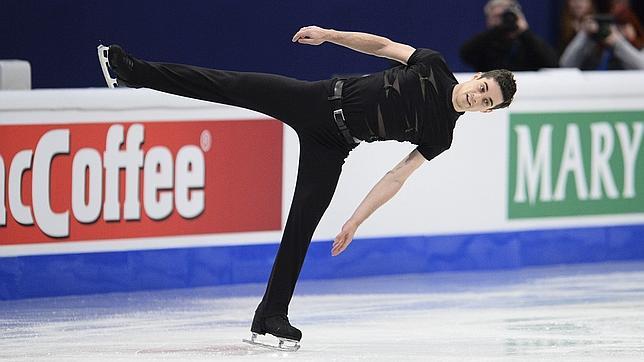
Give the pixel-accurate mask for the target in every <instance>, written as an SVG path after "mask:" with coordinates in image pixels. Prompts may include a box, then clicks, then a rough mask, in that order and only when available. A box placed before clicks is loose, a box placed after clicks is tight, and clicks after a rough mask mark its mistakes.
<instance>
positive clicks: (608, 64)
mask: <svg viewBox="0 0 644 362" xmlns="http://www.w3.org/2000/svg"><path fill="white" fill-rule="evenodd" d="M642 48H644V31H643V30H642V25H641V24H640V22H639V20H638V19H637V17H636V16H635V14H634V13H633V11H632V10H631V9H630V8H629V7H628V6H627V5H625V4H617V5H615V6H614V7H613V10H612V11H611V14H610V17H606V16H602V17H594V18H593V17H588V18H587V19H586V20H585V21H584V22H583V24H582V30H581V31H580V32H579V33H578V34H577V35H576V36H575V38H574V39H573V40H572V41H571V42H570V44H569V45H568V47H567V48H566V50H565V51H564V53H563V55H562V56H561V59H560V61H559V63H560V65H561V66H562V67H575V68H579V69H581V70H615V69H644V50H643V49H642Z"/></svg>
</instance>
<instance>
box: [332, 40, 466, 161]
mask: <svg viewBox="0 0 644 362" xmlns="http://www.w3.org/2000/svg"><path fill="white" fill-rule="evenodd" d="M457 84H458V81H457V80H456V78H455V77H454V74H452V72H451V71H450V70H449V68H448V66H447V64H446V63H445V59H443V57H442V55H441V54H440V53H438V52H436V51H433V50H430V49H416V51H415V52H414V53H413V54H412V55H411V57H410V58H409V60H408V62H407V65H406V66H405V65H400V66H397V67H394V68H391V69H387V70H385V71H383V72H379V73H374V74H370V75H367V76H364V77H359V78H349V79H347V80H346V81H345V86H344V89H343V92H342V94H343V98H342V108H343V110H344V113H345V117H346V119H347V124H348V127H349V129H350V130H351V132H352V133H353V135H354V136H355V137H357V138H359V139H361V140H365V141H367V142H373V141H384V140H397V141H400V142H404V141H409V142H411V143H413V144H416V145H418V148H417V149H418V151H419V152H420V153H421V154H422V155H423V156H424V157H425V158H426V159H427V160H431V159H432V158H434V157H436V156H437V155H438V154H440V153H441V152H443V151H445V150H446V149H448V148H449V147H450V145H451V143H452V134H453V131H454V126H455V124H456V120H457V119H458V117H460V116H461V115H462V114H463V113H459V112H456V111H455V110H454V106H453V104H452V90H453V89H454V86H455V85H457Z"/></svg>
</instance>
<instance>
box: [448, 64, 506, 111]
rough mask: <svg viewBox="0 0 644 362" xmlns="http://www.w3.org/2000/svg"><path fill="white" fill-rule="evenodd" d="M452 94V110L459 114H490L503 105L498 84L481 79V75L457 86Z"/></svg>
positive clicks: (489, 79) (492, 80)
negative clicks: (496, 107) (493, 109)
mask: <svg viewBox="0 0 644 362" xmlns="http://www.w3.org/2000/svg"><path fill="white" fill-rule="evenodd" d="M454 93H455V94H454V95H453V100H454V102H453V103H454V108H455V109H456V110H457V111H459V112H465V111H467V112H491V111H492V108H494V107H495V106H497V105H499V104H501V103H503V94H502V93H501V87H500V86H499V84H498V83H497V82H496V80H494V79H492V78H482V77H481V73H477V74H476V75H475V76H474V77H472V79H470V80H468V81H467V82H463V83H461V84H459V85H458V86H457V87H456V88H454Z"/></svg>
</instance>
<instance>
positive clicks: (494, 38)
mask: <svg viewBox="0 0 644 362" xmlns="http://www.w3.org/2000/svg"><path fill="white" fill-rule="evenodd" d="M484 12H485V19H486V25H487V28H488V29H487V30H486V31H484V32H482V33H480V34H477V35H475V36H474V37H473V38H471V39H470V40H468V41H466V42H465V43H464V44H463V45H462V46H461V59H463V61H464V62H465V63H467V64H468V65H470V66H472V68H474V70H475V71H477V72H485V71H488V70H491V69H497V68H505V69H510V70H513V71H519V70H538V69H540V68H555V67H557V66H558V63H557V61H558V59H557V54H556V52H555V51H554V49H553V48H552V47H551V46H550V45H548V44H547V43H546V42H545V41H544V40H543V39H541V38H539V37H538V36H537V35H536V34H534V33H533V32H532V31H530V29H529V26H528V22H527V20H526V18H525V16H524V15H523V12H522V11H521V7H520V6H519V3H518V2H517V1H515V0H490V1H488V2H487V4H486V5H485V8H484Z"/></svg>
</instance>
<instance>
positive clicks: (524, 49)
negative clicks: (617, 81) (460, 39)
mask: <svg viewBox="0 0 644 362" xmlns="http://www.w3.org/2000/svg"><path fill="white" fill-rule="evenodd" d="M483 11H484V13H485V20H486V27H487V29H486V30H485V31H483V32H481V33H479V34H476V35H475V36H474V37H472V38H471V39H469V40H467V41H466V42H465V43H464V44H463V45H462V46H461V50H460V55H461V58H462V59H463V61H464V62H465V63H467V64H468V65H470V66H471V67H472V68H474V70H475V71H482V72H484V71H488V70H491V69H496V68H506V69H509V70H515V71H522V70H537V69H541V68H555V67H565V68H578V69H581V70H619V69H644V29H643V28H642V24H641V21H640V17H639V16H638V15H637V12H640V13H641V11H642V4H640V1H639V0H635V1H633V3H631V1H629V0H603V1H602V0H563V9H562V10H561V23H560V32H559V39H558V42H557V44H556V45H554V44H549V43H548V42H547V41H545V40H544V39H543V38H541V37H540V36H538V35H537V34H535V33H533V32H532V31H531V30H530V25H529V23H528V20H527V19H526V16H525V15H524V13H523V11H522V9H521V4H520V3H519V1H516V0H489V1H488V2H487V3H486V5H485V7H484V9H483Z"/></svg>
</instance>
